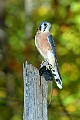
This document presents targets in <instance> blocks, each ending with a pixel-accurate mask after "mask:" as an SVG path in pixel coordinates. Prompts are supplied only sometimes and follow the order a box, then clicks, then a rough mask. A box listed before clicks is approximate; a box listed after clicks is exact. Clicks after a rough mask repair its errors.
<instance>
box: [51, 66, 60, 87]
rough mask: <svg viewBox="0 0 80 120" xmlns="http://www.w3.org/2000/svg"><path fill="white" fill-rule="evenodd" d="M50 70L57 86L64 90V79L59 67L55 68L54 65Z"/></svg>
mask: <svg viewBox="0 0 80 120" xmlns="http://www.w3.org/2000/svg"><path fill="white" fill-rule="evenodd" d="M50 69H51V72H52V75H53V76H54V79H55V81H56V84H57V86H58V87H59V88H60V89H62V79H61V75H60V72H59V69H58V66H55V67H53V66H52V65H50Z"/></svg>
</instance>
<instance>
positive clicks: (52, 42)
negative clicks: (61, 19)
mask: <svg viewBox="0 0 80 120" xmlns="http://www.w3.org/2000/svg"><path fill="white" fill-rule="evenodd" d="M48 42H49V44H50V47H51V49H52V53H53V54H54V57H55V58H56V49H55V43H54V39H53V37H52V35H49V36H48Z"/></svg>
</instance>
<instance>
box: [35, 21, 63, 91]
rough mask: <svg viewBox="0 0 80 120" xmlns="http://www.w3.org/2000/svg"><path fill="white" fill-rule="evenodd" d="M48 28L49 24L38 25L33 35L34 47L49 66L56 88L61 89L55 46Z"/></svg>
mask: <svg viewBox="0 0 80 120" xmlns="http://www.w3.org/2000/svg"><path fill="white" fill-rule="evenodd" d="M50 28H51V24H50V23H49V22H41V23H40V25H39V27H38V30H37V33H36V35H35V45H36V47H37V49H38V51H39V52H40V54H41V55H42V57H43V58H44V61H47V65H49V67H50V69H51V72H52V75H53V76H54V79H55V82H56V84H57V86H58V87H59V88H60V89H62V79H61V76H60V72H59V68H58V63H57V58H56V50H55V44H54V40H53V37H52V35H51V33H50Z"/></svg>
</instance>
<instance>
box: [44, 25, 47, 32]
mask: <svg viewBox="0 0 80 120" xmlns="http://www.w3.org/2000/svg"><path fill="white" fill-rule="evenodd" d="M44 26H45V27H44V31H45V29H46V27H47V24H46V23H44Z"/></svg>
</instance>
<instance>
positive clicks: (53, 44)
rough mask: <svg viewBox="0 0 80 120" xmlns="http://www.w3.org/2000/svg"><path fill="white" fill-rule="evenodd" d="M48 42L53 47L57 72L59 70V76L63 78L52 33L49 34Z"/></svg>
mask: <svg viewBox="0 0 80 120" xmlns="http://www.w3.org/2000/svg"><path fill="white" fill-rule="evenodd" d="M48 42H49V44H50V47H51V49H52V53H53V54H54V57H55V65H56V69H57V72H58V74H59V77H60V79H61V75H60V72H59V68H58V62H57V58H56V49H55V43H54V40H53V37H52V35H49V36H48ZM61 80H62V79H61Z"/></svg>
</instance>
